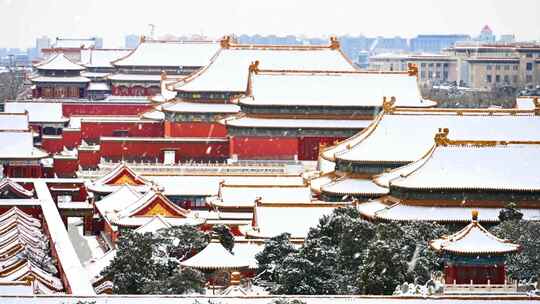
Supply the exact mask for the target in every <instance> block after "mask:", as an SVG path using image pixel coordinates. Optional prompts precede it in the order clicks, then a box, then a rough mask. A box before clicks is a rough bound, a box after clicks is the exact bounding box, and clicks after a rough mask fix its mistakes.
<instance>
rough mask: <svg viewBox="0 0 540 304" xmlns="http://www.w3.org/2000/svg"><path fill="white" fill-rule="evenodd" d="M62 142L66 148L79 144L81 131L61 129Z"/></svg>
mask: <svg viewBox="0 0 540 304" xmlns="http://www.w3.org/2000/svg"><path fill="white" fill-rule="evenodd" d="M62 143H63V145H64V146H65V147H66V148H68V149H73V148H75V147H77V146H79V145H80V144H81V131H80V130H78V129H64V130H63V131H62Z"/></svg>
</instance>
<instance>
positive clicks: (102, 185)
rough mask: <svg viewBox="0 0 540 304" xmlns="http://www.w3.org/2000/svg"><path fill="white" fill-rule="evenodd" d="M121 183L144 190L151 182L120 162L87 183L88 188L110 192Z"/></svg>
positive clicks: (140, 190) (146, 189) (118, 187)
mask: <svg viewBox="0 0 540 304" xmlns="http://www.w3.org/2000/svg"><path fill="white" fill-rule="evenodd" d="M123 185H129V186H132V187H133V188H134V189H137V191H139V192H146V191H148V190H149V188H150V186H151V183H150V182H149V181H148V180H146V179H145V178H143V177H141V176H139V175H138V174H137V173H135V172H134V171H133V170H132V169H131V168H130V167H129V166H127V165H126V164H125V163H123V162H122V163H119V164H118V165H116V167H114V168H113V169H112V170H111V171H109V172H108V173H107V174H105V175H103V176H102V177H100V178H98V179H96V180H94V181H93V182H92V183H91V184H90V185H88V189H89V190H90V191H95V192H102V193H111V192H114V191H116V190H118V189H120V188H121V187H122V186H123Z"/></svg>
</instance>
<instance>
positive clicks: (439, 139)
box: [435, 128, 450, 147]
mask: <svg viewBox="0 0 540 304" xmlns="http://www.w3.org/2000/svg"><path fill="white" fill-rule="evenodd" d="M449 132H450V130H448V128H444V129H443V128H439V132H437V134H435V144H436V145H437V146H444V147H446V146H448V144H449V143H450V140H449V139H448V133H449Z"/></svg>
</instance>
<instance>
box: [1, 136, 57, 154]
mask: <svg viewBox="0 0 540 304" xmlns="http://www.w3.org/2000/svg"><path fill="white" fill-rule="evenodd" d="M47 156H48V154H47V153H46V152H45V151H42V150H40V149H38V148H35V147H34V134H33V133H32V132H30V131H27V132H22V131H2V132H0V159H6V158H8V159H39V158H44V157H47Z"/></svg>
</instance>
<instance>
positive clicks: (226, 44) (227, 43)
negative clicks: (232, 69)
mask: <svg viewBox="0 0 540 304" xmlns="http://www.w3.org/2000/svg"><path fill="white" fill-rule="evenodd" d="M219 44H220V45H221V47H222V48H224V49H228V48H230V47H231V36H228V35H227V36H223V38H221V40H220V41H219Z"/></svg>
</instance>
